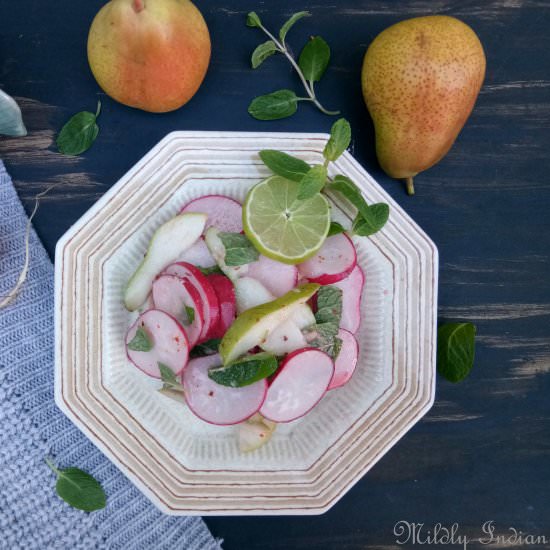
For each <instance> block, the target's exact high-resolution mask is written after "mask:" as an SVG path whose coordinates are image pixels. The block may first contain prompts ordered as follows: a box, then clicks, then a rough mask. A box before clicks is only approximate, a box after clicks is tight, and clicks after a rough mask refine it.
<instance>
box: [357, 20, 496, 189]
mask: <svg viewBox="0 0 550 550" xmlns="http://www.w3.org/2000/svg"><path fill="white" fill-rule="evenodd" d="M485 65H486V60H485V54H484V52H483V47H482V45H481V42H480V41H479V38H478V37H477V35H476V34H475V32H474V31H473V30H472V29H471V28H470V27H469V26H468V25H466V24H465V23H463V22H462V21H459V20H458V19H456V18H454V17H448V16H443V15H434V16H427V17H415V18H413V19H407V20H405V21H401V22H399V23H396V24H395V25H392V26H391V27H388V28H387V29H386V30H384V31H382V32H381V33H380V34H379V35H378V36H377V37H376V38H375V39H374V41H373V42H372V44H371V45H370V46H369V48H368V50H367V53H366V54H365V58H364V61H363V70H362V79H361V80H362V88H363V97H364V98H365V103H366V104H367V108H368V110H369V113H370V115H371V117H372V119H373V122H374V129H375V133H376V154H377V156H378V161H379V162H380V166H381V167H382V169H383V170H384V171H385V172H386V173H387V174H388V175H389V176H391V177H393V178H398V179H405V180H407V188H408V191H409V194H413V193H414V187H413V185H412V178H413V177H414V176H416V175H417V174H418V173H419V172H422V171H423V170H426V169H428V168H430V167H431V166H433V165H434V164H436V163H437V162H439V161H440V160H441V159H442V158H443V157H444V156H445V155H446V154H447V152H448V151H449V149H450V148H451V147H452V145H453V143H454V141H455V139H456V138H457V136H458V134H459V132H460V130H461V129H462V127H463V126H464V124H465V122H466V120H467V119H468V117H469V116H470V113H471V112H472V109H473V107H474V104H475V101H476V98H477V96H478V94H479V90H480V88H481V85H482V83H483V79H484V77H485Z"/></svg>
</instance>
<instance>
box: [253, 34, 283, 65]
mask: <svg viewBox="0 0 550 550" xmlns="http://www.w3.org/2000/svg"><path fill="white" fill-rule="evenodd" d="M277 51H278V48H277V46H276V44H275V42H273V40H268V41H267V42H264V43H263V44H260V45H259V46H258V47H257V48H256V49H255V50H254V51H253V52H252V58H251V63H252V68H253V69H257V68H258V67H259V66H260V65H261V64H262V63H263V62H264V61H265V60H266V59H267V58H268V57H270V56H271V55H273V54H274V53H276V52H277Z"/></svg>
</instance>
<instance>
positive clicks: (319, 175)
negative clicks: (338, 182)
mask: <svg viewBox="0 0 550 550" xmlns="http://www.w3.org/2000/svg"><path fill="white" fill-rule="evenodd" d="M326 181H327V168H326V166H323V165H321V164H319V165H318V166H313V167H312V168H310V169H309V171H308V172H307V174H305V176H304V177H303V178H302V179H301V180H300V183H299V185H298V195H297V198H298V199H299V200H304V199H309V198H311V197H313V196H314V195H316V194H317V193H319V192H320V191H321V189H323V187H324V186H325V183H326Z"/></svg>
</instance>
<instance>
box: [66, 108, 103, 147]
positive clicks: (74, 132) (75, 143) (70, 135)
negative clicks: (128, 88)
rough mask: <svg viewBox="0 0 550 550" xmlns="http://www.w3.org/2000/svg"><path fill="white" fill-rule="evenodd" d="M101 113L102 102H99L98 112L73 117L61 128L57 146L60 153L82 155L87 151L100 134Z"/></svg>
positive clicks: (85, 112) (78, 114)
mask: <svg viewBox="0 0 550 550" xmlns="http://www.w3.org/2000/svg"><path fill="white" fill-rule="evenodd" d="M100 111H101V101H98V102H97V110H96V112H95V114H94V113H91V112H90V111H81V112H80V113H76V115H74V116H72V117H71V118H70V119H69V120H68V122H67V123H66V124H65V125H64V126H63V128H61V131H60V132H59V135H58V136H57V140H56V144H57V148H58V149H59V152H60V153H63V154H64V155H80V154H81V153H84V152H85V151H87V150H88V149H89V148H90V147H91V146H92V144H93V143H94V141H95V139H96V138H97V135H98V134H99V126H98V125H97V117H98V116H99V113H100Z"/></svg>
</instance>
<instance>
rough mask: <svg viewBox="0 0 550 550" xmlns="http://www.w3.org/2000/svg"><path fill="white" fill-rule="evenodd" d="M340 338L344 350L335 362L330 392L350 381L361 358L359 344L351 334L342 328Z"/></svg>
mask: <svg viewBox="0 0 550 550" xmlns="http://www.w3.org/2000/svg"><path fill="white" fill-rule="evenodd" d="M338 338H340V340H342V348H341V349H340V353H339V354H338V357H336V360H335V361H334V376H333V377H332V380H331V381H330V384H329V386H328V389H329V390H333V389H334V388H339V387H340V386H343V385H344V384H346V383H347V382H348V381H349V379H350V378H351V377H352V375H353V373H354V371H355V367H356V366H357V358H358V357H359V344H358V343H357V340H356V339H355V336H354V335H353V334H352V333H351V332H349V331H347V330H345V329H342V328H341V329H340V330H339V331H338Z"/></svg>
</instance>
